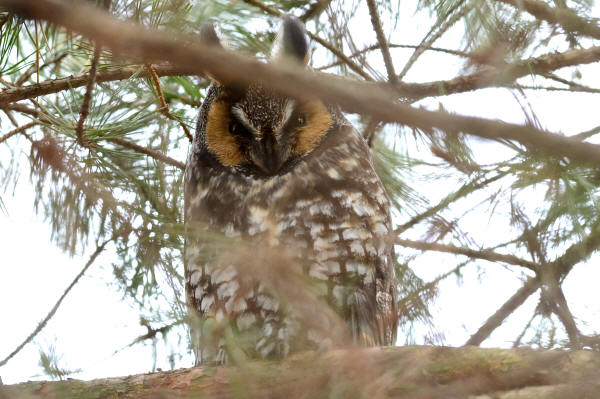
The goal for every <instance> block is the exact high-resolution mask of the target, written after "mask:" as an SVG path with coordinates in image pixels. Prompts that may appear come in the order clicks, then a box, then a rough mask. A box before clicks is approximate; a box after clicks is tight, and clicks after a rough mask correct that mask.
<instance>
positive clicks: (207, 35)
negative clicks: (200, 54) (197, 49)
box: [200, 21, 223, 48]
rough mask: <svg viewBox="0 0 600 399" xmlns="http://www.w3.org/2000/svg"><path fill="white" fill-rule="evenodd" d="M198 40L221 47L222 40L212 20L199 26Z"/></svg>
mask: <svg viewBox="0 0 600 399" xmlns="http://www.w3.org/2000/svg"><path fill="white" fill-rule="evenodd" d="M200 40H202V42H203V43H206V44H208V45H211V46H215V47H220V48H223V42H222V41H221V38H220V37H219V34H218V33H217V28H216V26H215V23H214V22H213V21H208V22H205V23H204V24H202V27H200Z"/></svg>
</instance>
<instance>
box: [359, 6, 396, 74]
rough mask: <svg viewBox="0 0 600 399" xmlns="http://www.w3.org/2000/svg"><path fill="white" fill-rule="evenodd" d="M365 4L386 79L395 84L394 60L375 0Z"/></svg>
mask: <svg viewBox="0 0 600 399" xmlns="http://www.w3.org/2000/svg"><path fill="white" fill-rule="evenodd" d="M367 5H368V7H369V14H370V15H371V24H372V25H373V30H374V31H375V35H376V36H377V42H378V43H379V49H380V50H381V55H382V56H383V62H384V64H385V69H386V70H387V74H388V81H389V82H390V83H391V84H396V83H398V77H397V76H396V71H395V70H394V62H393V61H392V56H391V54H390V48H389V46H388V42H387V39H386V38H385V34H384V33H383V27H382V25H381V19H380V18H379V12H378V11H377V4H376V3H375V0H367Z"/></svg>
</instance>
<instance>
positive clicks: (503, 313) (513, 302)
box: [465, 278, 540, 346]
mask: <svg viewBox="0 0 600 399" xmlns="http://www.w3.org/2000/svg"><path fill="white" fill-rule="evenodd" d="M538 288H540V282H539V280H538V279H535V278H530V279H528V280H527V282H526V283H525V284H524V285H523V286H522V287H521V288H519V290H518V291H517V292H515V294H514V295H513V296H511V297H510V298H509V299H508V301H506V302H505V303H504V305H502V306H501V307H500V309H498V310H497V311H496V313H494V314H493V315H492V316H491V317H490V318H489V319H487V321H486V322H485V323H484V325H483V326H481V328H479V330H477V332H476V333H475V334H473V335H471V338H469V340H468V341H467V342H466V343H465V345H475V346H478V345H480V344H481V343H482V342H483V341H485V339H486V338H487V337H489V336H490V334H491V333H492V332H493V331H494V330H495V329H496V328H498V327H500V325H501V324H502V323H503V322H504V320H505V319H506V318H507V317H508V316H510V315H511V314H512V313H513V312H514V311H515V310H516V309H517V308H518V307H519V306H521V305H522V304H523V303H524V302H525V301H526V300H527V298H529V297H530V296H531V295H532V294H533V293H534V292H536V291H537V290H538Z"/></svg>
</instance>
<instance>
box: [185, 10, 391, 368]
mask: <svg viewBox="0 0 600 399" xmlns="http://www.w3.org/2000/svg"><path fill="white" fill-rule="evenodd" d="M288 23H290V24H296V22H295V21H292V22H288ZM291 28H292V29H295V28H297V26H294V25H292V27H291ZM284 40H285V38H284ZM185 213H186V214H185V219H186V223H187V225H188V226H192V225H195V226H198V227H199V229H201V230H210V231H215V232H220V233H223V234H224V235H226V236H228V237H234V238H235V237H238V238H240V239H243V240H244V241H245V242H248V243H250V244H251V245H252V248H254V250H255V251H257V253H262V254H267V256H268V253H269V251H274V250H281V251H284V252H285V253H286V254H289V255H290V257H289V258H288V259H290V260H291V261H290V262H289V265H286V267H289V268H294V270H290V272H299V273H303V274H304V275H305V276H306V277H307V280H308V282H309V286H310V287H311V292H314V293H315V295H317V296H318V297H320V298H322V299H323V300H324V302H323V303H324V304H325V303H326V304H328V305H329V306H331V308H332V309H333V310H334V311H335V312H336V313H337V314H339V315H340V316H341V318H342V319H343V320H345V321H346V322H347V324H348V331H349V333H350V334H349V336H351V337H353V338H354V340H355V341H356V342H359V343H361V344H364V345H391V344H393V343H394V340H395V335H396V322H397V321H396V294H395V292H396V284H397V283H396V277H395V272H394V259H393V242H392V241H391V240H390V232H391V221H390V212H389V200H388V198H387V196H386V194H385V191H384V188H383V186H382V184H381V182H380V180H379V178H378V177H377V175H376V173H375V171H374V168H373V164H372V161H371V157H370V152H369V148H368V146H367V145H366V143H365V141H364V140H363V138H362V137H361V136H360V134H359V133H358V132H357V131H356V130H355V129H354V128H353V127H352V126H351V125H350V124H349V122H348V121H347V120H346V119H345V118H344V117H343V115H342V114H341V112H340V111H339V110H338V109H337V108H336V107H333V106H325V105H323V104H322V103H321V102H319V101H316V100H312V101H300V100H296V99H291V98H285V97H281V96H279V95H277V94H275V93H273V92H271V91H270V90H268V89H265V88H263V87H261V86H258V85H251V86H249V87H246V88H245V89H244V90H240V89H239V88H238V89H229V88H228V87H226V85H222V84H218V83H215V84H213V85H212V86H211V87H210V89H209V91H208V94H207V97H206V99H205V101H204V103H203V105H202V107H201V110H200V115H199V119H198V126H197V133H196V136H195V138H194V142H193V144H192V149H191V151H190V156H189V159H188V163H187V169H186V175H185ZM203 245H204V243H203V242H202V239H201V238H197V239H194V238H191V239H188V242H186V253H185V263H186V266H185V275H186V295H187V301H188V306H189V308H190V311H191V313H192V314H194V315H197V316H198V318H199V320H200V322H201V324H205V323H206V322H207V321H209V323H208V324H209V328H205V327H197V328H196V329H195V331H194V333H193V334H192V339H193V340H194V341H195V342H193V346H194V348H195V351H196V356H197V362H198V363H202V362H215V361H216V362H222V361H224V359H225V352H224V348H223V346H224V344H225V341H226V336H227V334H230V336H231V334H233V337H241V338H240V340H241V341H243V345H241V346H240V347H241V348H242V350H243V351H244V352H246V355H248V356H250V357H281V356H285V355H286V354H287V353H289V352H293V351H297V350H302V349H309V348H318V347H321V346H323V345H324V342H323V341H326V340H327V337H326V336H324V335H323V332H322V331H321V332H320V333H319V332H315V329H314V328H312V327H307V326H304V325H303V321H302V320H304V319H306V315H305V313H306V310H304V311H303V312H304V316H300V315H299V313H298V312H297V311H296V310H295V309H294V307H295V306H296V305H297V304H295V303H294V301H293V300H287V299H286V298H285V293H277V292H273V287H269V285H268V284H263V282H261V281H259V280H257V279H256V278H254V277H253V276H247V275H242V273H244V270H245V269H244V267H243V265H241V264H239V263H240V262H243V260H240V259H239V258H238V259H237V260H232V258H231V257H229V258H227V257H222V256H219V254H214V253H213V254H212V255H207V253H210V250H209V251H206V248H203ZM225 259H227V260H225ZM265 267H269V264H268V262H267V264H265ZM280 271H281V269H280V268H279V269H277V271H275V270H274V271H273V272H278V273H279V272H280ZM309 312H314V318H315V319H318V318H319V313H321V312H322V309H318V308H314V309H310V310H309ZM325 324H327V322H325ZM325 329H326V327H325ZM330 344H331V343H327V345H330Z"/></svg>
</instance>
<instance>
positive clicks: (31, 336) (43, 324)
mask: <svg viewBox="0 0 600 399" xmlns="http://www.w3.org/2000/svg"><path fill="white" fill-rule="evenodd" d="M116 237H117V236H116V235H114V236H113V237H111V238H109V239H108V240H106V241H104V242H103V243H102V244H100V245H98V247H97V248H96V250H95V251H94V253H93V254H92V256H90V258H89V259H88V261H87V263H86V264H85V266H83V269H81V271H80V272H79V274H77V276H75V278H74V279H73V281H71V284H69V286H68V287H67V289H65V291H64V292H63V294H62V295H61V296H60V298H58V301H56V303H55V304H54V306H53V307H52V309H50V312H48V314H47V315H46V317H44V318H43V319H42V321H40V323H39V324H38V325H37V327H36V328H35V329H34V330H33V331H32V332H31V334H29V336H28V337H27V338H25V340H24V341H23V342H21V344H19V346H17V347H16V348H15V350H13V351H12V352H11V353H10V354H9V355H8V356H6V357H5V358H4V359H3V360H2V361H0V367H2V366H4V365H5V364H6V363H7V362H8V361H9V360H10V359H12V358H13V357H14V356H15V355H16V354H17V353H19V352H20V351H21V349H23V348H24V347H25V345H27V344H28V343H30V342H31V341H32V340H33V339H34V338H35V336H36V335H38V334H39V332H40V331H42V330H43V329H44V327H46V325H47V324H48V322H49V321H50V319H51V318H52V317H53V316H54V314H55V313H56V311H57V310H58V308H59V307H60V305H61V303H62V301H63V300H64V299H65V297H66V296H67V295H68V294H69V292H71V290H72V289H73V287H75V285H76V284H77V283H78V282H79V280H80V279H81V277H83V275H84V274H85V272H86V271H87V270H88V269H89V268H90V266H91V265H92V264H93V263H94V261H95V260H96V258H97V257H98V255H100V253H101V252H102V251H104V248H105V247H106V245H107V244H108V243H109V242H111V241H113V240H114V239H115V238H116Z"/></svg>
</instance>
